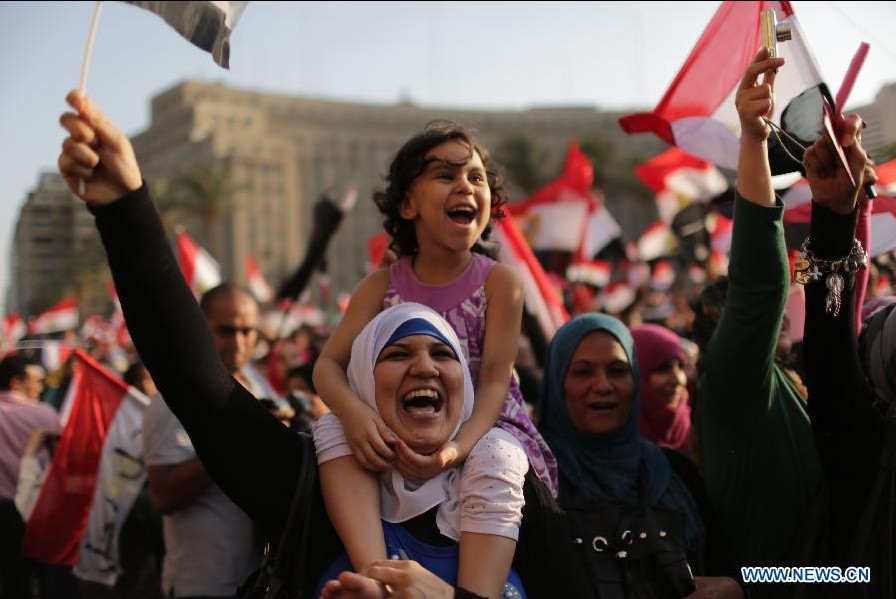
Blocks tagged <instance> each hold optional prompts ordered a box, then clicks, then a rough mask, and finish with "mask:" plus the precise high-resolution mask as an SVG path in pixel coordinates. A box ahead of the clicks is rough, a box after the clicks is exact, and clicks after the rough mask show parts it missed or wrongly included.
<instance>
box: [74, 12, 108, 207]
mask: <svg viewBox="0 0 896 599" xmlns="http://www.w3.org/2000/svg"><path fill="white" fill-rule="evenodd" d="M102 7H103V2H102V0H97V2H96V5H94V7H93V16H92V17H91V19H90V30H89V31H88V33H87V44H86V45H85V46H84V60H82V61H81V79H80V80H79V82H78V91H79V92H80V93H82V94H83V93H84V88H86V87H87V73H88V72H89V71H90V55H91V54H92V53H93V40H94V39H95V38H96V26H97V23H99V20H100V9H102ZM78 193H79V194H80V195H84V194H85V193H87V182H86V181H85V180H84V179H83V178H79V179H78Z"/></svg>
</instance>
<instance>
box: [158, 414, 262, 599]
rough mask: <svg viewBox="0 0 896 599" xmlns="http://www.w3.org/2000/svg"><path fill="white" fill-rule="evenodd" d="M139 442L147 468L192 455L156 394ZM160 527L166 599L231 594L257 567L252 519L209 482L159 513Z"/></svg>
mask: <svg viewBox="0 0 896 599" xmlns="http://www.w3.org/2000/svg"><path fill="white" fill-rule="evenodd" d="M143 443H144V459H145V460H146V465H147V466H165V465H172V464H181V463H183V462H186V461H188V460H191V459H193V458H195V457H196V451H195V450H194V449H193V443H192V442H191V441H190V437H189V436H187V433H186V431H185V430H184V429H183V427H182V426H181V424H180V422H179V421H178V420H177V418H176V417H175V416H174V414H173V413H172V412H171V410H169V409H168V406H167V405H165V402H164V401H163V400H162V398H161V397H160V396H156V397H155V399H153V401H152V403H151V404H150V406H149V407H148V408H147V409H146V414H145V415H144V419H143ZM162 526H163V532H164V535H165V561H164V563H163V564H162V590H163V592H164V593H165V594H166V596H167V595H168V594H169V593H172V596H174V597H191V596H193V597H195V596H200V597H202V596H204V597H223V596H234V595H236V590H237V587H238V586H239V585H241V584H242V583H243V582H244V581H245V579H246V578H247V577H248V575H249V574H250V573H251V572H252V571H254V570H255V569H256V568H258V566H260V565H261V557H262V555H261V548H260V543H259V542H258V539H256V537H255V530H254V527H253V524H252V520H251V519H250V518H249V517H248V516H247V515H246V514H245V513H244V512H243V511H242V510H241V509H240V508H238V507H237V506H236V504H234V503H233V502H232V501H230V499H229V498H228V497H227V496H226V495H225V494H224V493H223V491H221V489H220V488H219V487H218V485H214V484H213V485H212V486H211V487H209V488H208V489H206V491H205V492H204V493H203V494H202V495H200V496H199V497H197V498H196V499H195V500H194V501H193V502H192V503H191V504H190V505H188V506H186V507H184V508H183V509H180V510H178V511H176V512H174V513H172V514H167V515H163V516H162ZM172 591H173V592H172Z"/></svg>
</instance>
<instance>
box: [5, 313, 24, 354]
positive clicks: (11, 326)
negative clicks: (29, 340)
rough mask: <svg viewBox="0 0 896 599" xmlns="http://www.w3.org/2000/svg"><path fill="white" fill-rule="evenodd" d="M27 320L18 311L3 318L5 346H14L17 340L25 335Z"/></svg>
mask: <svg viewBox="0 0 896 599" xmlns="http://www.w3.org/2000/svg"><path fill="white" fill-rule="evenodd" d="M25 332H26V328H25V321H23V320H22V317H21V316H20V315H19V313H18V312H13V313H12V314H10V315H9V316H6V317H4V318H3V347H5V348H10V347H13V346H14V345H15V344H16V342H17V341H18V340H19V339H21V338H22V337H24V336H25Z"/></svg>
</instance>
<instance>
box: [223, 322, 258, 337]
mask: <svg viewBox="0 0 896 599" xmlns="http://www.w3.org/2000/svg"><path fill="white" fill-rule="evenodd" d="M215 332H216V333H217V334H218V335H221V336H222V337H232V336H234V335H236V334H241V335H243V336H245V337H248V336H249V335H251V334H252V333H255V332H257V329H256V328H255V327H234V326H230V325H226V324H222V325H219V326H217V327H215Z"/></svg>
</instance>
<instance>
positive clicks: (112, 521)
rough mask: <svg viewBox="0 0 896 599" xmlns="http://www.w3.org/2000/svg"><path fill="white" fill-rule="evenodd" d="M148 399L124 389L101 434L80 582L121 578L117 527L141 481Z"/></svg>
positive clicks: (78, 568)
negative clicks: (113, 414) (106, 428)
mask: <svg viewBox="0 0 896 599" xmlns="http://www.w3.org/2000/svg"><path fill="white" fill-rule="evenodd" d="M149 401H150V399H149V398H148V397H146V396H145V395H144V394H143V393H141V392H140V391H138V390H137V389H135V388H133V387H129V388H128V391H127V395H126V396H125V397H124V398H123V399H122V400H121V403H120V404H119V406H118V410H116V412H115V417H114V418H113V419H112V424H111V425H110V426H109V432H108V433H107V434H106V439H105V442H104V443H103V452H102V455H101V456H100V465H99V471H98V472H97V483H96V490H95V491H94V493H93V501H92V502H91V505H90V514H89V516H88V517H87V526H86V527H85V529H84V535H83V536H82V537H81V545H80V547H79V551H78V562H77V564H76V565H75V569H74V574H75V576H77V577H78V578H80V579H82V580H89V581H93V582H98V583H100V584H103V585H105V586H107V587H113V586H115V582H116V580H117V579H118V576H119V575H120V574H121V564H120V561H119V550H118V548H119V539H120V537H121V529H122V527H123V526H124V522H125V520H126V519H127V516H128V513H129V512H130V511H131V507H133V505H134V501H135V500H136V498H137V495H138V494H139V493H140V490H141V489H142V488H143V484H144V482H145V481H146V470H145V468H144V463H143V434H142V433H143V413H144V411H145V410H146V408H147V407H148V406H149ZM158 401H161V399H159V400H158Z"/></svg>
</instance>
